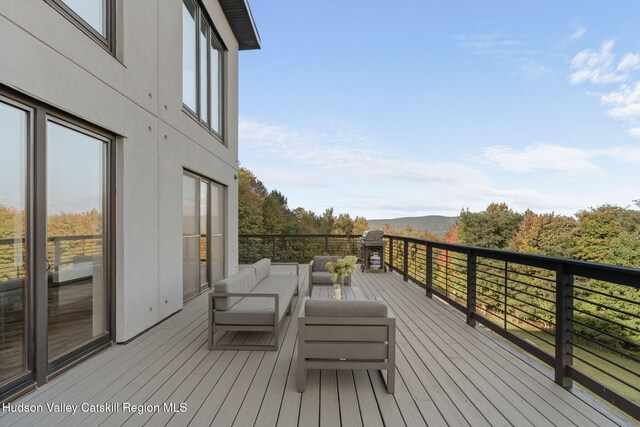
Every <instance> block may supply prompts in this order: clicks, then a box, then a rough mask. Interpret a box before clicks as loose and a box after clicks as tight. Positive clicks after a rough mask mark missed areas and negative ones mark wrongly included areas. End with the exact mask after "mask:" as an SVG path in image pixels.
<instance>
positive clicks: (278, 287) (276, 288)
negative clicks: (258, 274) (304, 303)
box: [254, 274, 298, 318]
mask: <svg viewBox="0 0 640 427" xmlns="http://www.w3.org/2000/svg"><path fill="white" fill-rule="evenodd" d="M297 289H298V276H291V275H286V274H270V275H269V276H267V278H266V279H264V280H263V281H262V282H260V283H258V285H257V286H256V289H255V291H254V292H277V293H278V294H279V295H280V309H281V310H282V308H283V307H285V308H286V306H288V305H289V301H291V298H293V294H295V293H296V290H297ZM280 318H282V315H281V316H280Z"/></svg>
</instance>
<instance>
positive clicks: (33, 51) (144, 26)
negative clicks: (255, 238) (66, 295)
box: [0, 0, 238, 342]
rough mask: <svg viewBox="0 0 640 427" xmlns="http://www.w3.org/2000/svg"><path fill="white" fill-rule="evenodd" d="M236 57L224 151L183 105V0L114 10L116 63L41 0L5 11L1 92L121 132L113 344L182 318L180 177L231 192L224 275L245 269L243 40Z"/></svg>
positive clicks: (20, 1) (140, 1) (0, 18)
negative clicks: (241, 243) (240, 185)
mask: <svg viewBox="0 0 640 427" xmlns="http://www.w3.org/2000/svg"><path fill="white" fill-rule="evenodd" d="M202 4H203V6H204V7H205V8H206V9H207V11H208V13H209V16H210V17H211V19H212V21H213V24H214V26H215V27H216V30H217V32H218V34H219V35H220V38H221V39H222V41H223V43H224V44H225V46H226V48H227V49H228V51H227V52H226V62H225V70H224V74H225V82H226V87H225V88H224V90H225V97H224V102H225V116H224V122H223V126H224V132H225V137H224V139H225V144H226V145H223V144H222V143H221V142H220V141H219V139H217V138H216V137H215V136H214V135H213V134H211V133H210V132H209V131H207V130H206V129H205V128H204V127H202V126H201V125H200V124H199V123H197V122H196V121H195V120H194V119H193V118H192V117H191V116H190V115H189V114H187V113H186V112H185V111H183V107H182V30H181V28H182V1H181V0H171V1H168V0H136V1H123V0H118V1H117V10H118V12H117V14H116V19H117V30H116V38H117V42H116V43H117V45H116V46H117V47H116V55H115V57H114V55H112V54H111V53H110V52H108V51H107V50H105V49H104V48H103V47H101V46H100V45H99V44H97V43H96V42H95V41H94V40H92V39H91V38H90V37H87V35H86V34H84V33H83V32H82V31H80V30H79V29H78V28H77V27H76V26H75V25H74V24H72V23H71V22H70V21H69V20H68V19H67V18H66V17H65V16H63V15H62V14H60V13H59V12H58V11H57V10H55V9H54V8H53V7H51V6H50V5H49V4H48V3H47V2H45V1H44V0H7V1H2V2H0V83H2V84H3V85H6V86H8V87H11V88H13V89H15V90H17V91H19V92H21V93H23V94H25V95H28V96H30V97H33V98H35V99H37V100H40V101H42V102H44V103H46V104H48V105H51V106H54V107H56V108H58V109H60V110H62V111H64V112H66V113H68V114H71V115H73V116H76V117H78V118H81V119H84V120H86V121H87V122H90V123H92V124H94V125H96V126H99V127H101V128H104V129H105V130H108V131H110V132H112V133H113V134H115V135H116V153H117V155H116V165H115V167H116V196H115V201H116V219H115V227H116V241H115V244H116V260H115V261H116V279H115V282H116V283H115V290H116V297H115V301H114V302H115V304H116V340H117V341H118V342H123V341H127V340H129V339H131V338H132V337H134V336H136V335H137V334H139V333H140V332H142V331H144V330H146V329H147V328H149V327H151V326H153V325H154V324H156V323H158V322H159V321H161V320H162V319H164V318H166V317H167V316H169V315H171V314H173V313H175V312H176V311H178V310H180V309H181V308H182V306H183V302H182V174H183V169H185V168H186V169H189V170H191V171H194V172H197V173H199V174H201V175H203V176H206V177H208V178H210V179H212V180H214V181H217V182H219V183H221V184H223V185H225V186H227V203H226V206H227V212H226V216H227V221H226V229H225V232H226V254H225V255H226V256H225V260H226V261H225V262H226V266H225V267H226V271H227V272H233V271H236V270H237V260H238V243H237V241H238V238H237V223H238V221H237V206H238V198H237V180H235V179H234V175H235V174H236V173H237V164H238V163H237V159H238V135H237V128H238V114H237V113H238V112H237V110H238V102H237V98H238V79H237V76H238V43H237V41H236V39H235V37H234V35H233V32H232V30H231V28H230V27H229V24H228V22H227V21H226V18H225V16H224V13H223V12H222V9H221V8H220V5H219V4H218V2H217V1H214V0H206V1H203V2H202Z"/></svg>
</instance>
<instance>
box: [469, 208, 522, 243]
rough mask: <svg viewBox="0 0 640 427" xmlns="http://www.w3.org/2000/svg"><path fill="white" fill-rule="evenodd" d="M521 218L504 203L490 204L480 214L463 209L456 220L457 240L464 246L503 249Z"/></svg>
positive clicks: (520, 215)
mask: <svg viewBox="0 0 640 427" xmlns="http://www.w3.org/2000/svg"><path fill="white" fill-rule="evenodd" d="M522 218H523V215H522V214H519V213H517V212H514V211H513V210H511V209H509V206H507V204H506V203H491V204H490V205H489V206H487V208H486V209H485V210H484V211H482V212H471V211H469V209H463V210H462V212H460V218H459V219H458V225H457V229H458V239H459V240H460V243H461V244H464V245H470V246H480V247H484V248H494V249H505V248H507V247H508V245H509V241H510V240H511V238H512V236H513V235H514V234H515V232H516V230H517V229H518V227H519V226H520V222H521V221H522Z"/></svg>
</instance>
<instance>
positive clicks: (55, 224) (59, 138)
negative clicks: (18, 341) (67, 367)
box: [47, 120, 109, 361]
mask: <svg viewBox="0 0 640 427" xmlns="http://www.w3.org/2000/svg"><path fill="white" fill-rule="evenodd" d="M106 155H107V143H106V141H104V140H101V139H98V138H96V137H93V136H90V135H88V134H86V133H83V132H81V131H79V130H77V129H76V128H73V127H71V126H64V125H62V124H60V123H58V122H55V121H52V120H49V121H48V122H47V268H48V274H47V282H48V283H47V289H48V328H47V331H48V334H47V346H48V358H49V360H50V361H51V360H54V359H56V358H58V357H59V356H61V355H64V354H65V353H67V352H69V351H71V350H73V349H75V348H77V347H79V346H81V345H83V344H86V343H88V342H89V341H91V340H93V339H95V338H98V337H101V336H104V335H106V334H108V332H109V329H108V322H107V319H108V303H107V286H106V284H107V281H106V277H105V274H106V271H105V268H104V266H105V262H104V261H105V250H104V242H105V240H106V239H105V226H104V225H105V200H106V196H107V195H106V194H105V193H106V188H107V187H106V179H105V177H106Z"/></svg>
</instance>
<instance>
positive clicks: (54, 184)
mask: <svg viewBox="0 0 640 427" xmlns="http://www.w3.org/2000/svg"><path fill="white" fill-rule="evenodd" d="M33 130H36V131H33ZM0 135H2V136H1V137H0V400H2V399H3V398H4V397H5V396H8V395H9V394H11V393H13V392H14V391H15V390H17V389H19V388H20V387H21V386H24V385H26V384H29V383H33V382H34V381H35V382H37V383H38V384H43V383H44V382H46V379H47V376H48V375H50V374H51V373H53V372H55V371H56V370H58V369H59V368H61V367H63V366H65V365H67V364H69V363H71V362H73V361H74V360H77V359H79V358H81V357H83V356H85V355H87V354H89V353H90V352H92V351H94V350H96V349H98V348H100V347H101V346H102V345H105V344H107V343H109V342H110V341H111V333H112V327H111V322H112V316H111V315H110V312H111V308H112V305H111V303H110V301H111V298H112V292H111V285H110V283H111V280H110V277H111V275H110V273H109V271H110V268H109V266H110V262H111V257H110V256H109V253H110V252H109V248H110V247H111V245H110V239H109V230H110V227H109V218H110V214H109V212H110V209H111V206H112V204H111V199H110V188H111V185H110V180H111V179H112V174H111V173H110V172H109V165H110V158H112V154H111V151H112V150H113V147H112V143H111V139H109V138H108V137H107V136H105V135H103V134H102V133H101V132H100V131H99V130H96V129H94V128H93V127H92V126H90V125H86V124H84V123H80V122H79V121H77V120H75V119H73V118H71V117H66V115H61V114H58V113H57V112H53V111H51V110H50V109H49V108H48V107H46V106H43V105H42V104H39V103H36V102H31V101H27V100H25V101H24V102H23V101H22V99H21V98H20V99H14V98H13V97H12V98H8V97H4V96H3V95H2V94H0Z"/></svg>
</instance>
